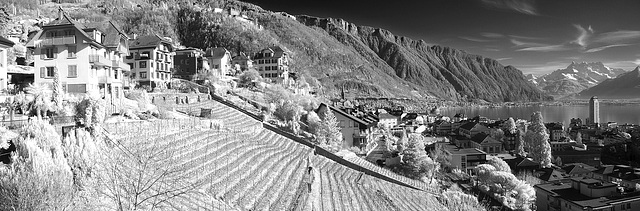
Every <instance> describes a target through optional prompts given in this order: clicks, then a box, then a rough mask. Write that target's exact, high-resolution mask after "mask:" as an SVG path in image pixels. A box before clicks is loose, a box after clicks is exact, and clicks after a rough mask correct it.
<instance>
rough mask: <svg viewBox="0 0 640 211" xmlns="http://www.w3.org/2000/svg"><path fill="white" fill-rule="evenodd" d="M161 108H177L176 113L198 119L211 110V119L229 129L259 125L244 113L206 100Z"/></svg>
mask: <svg viewBox="0 0 640 211" xmlns="http://www.w3.org/2000/svg"><path fill="white" fill-rule="evenodd" d="M159 106H162V107H165V108H167V109H172V108H175V109H176V111H179V112H182V113H186V114H189V115H192V116H198V117H199V116H201V112H202V109H203V108H204V109H211V119H217V120H221V121H222V122H223V123H224V125H225V127H227V128H242V127H246V126H247V125H246V124H247V123H250V124H251V125H255V123H257V121H255V120H253V119H252V118H251V117H249V116H247V115H245V114H243V113H242V112H240V111H238V110H235V109H233V108H230V107H228V106H225V105H224V104H222V103H219V102H217V101H214V100H205V101H202V102H197V103H191V104H179V105H173V106H172V107H169V106H166V105H159Z"/></svg>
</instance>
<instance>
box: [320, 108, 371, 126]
mask: <svg viewBox="0 0 640 211" xmlns="http://www.w3.org/2000/svg"><path fill="white" fill-rule="evenodd" d="M323 106H324V107H328V108H329V109H331V110H332V111H334V112H336V113H338V114H340V115H343V116H345V117H347V118H349V119H351V120H353V121H356V122H358V123H360V124H362V125H365V126H368V125H369V123H367V122H366V121H364V120H362V119H360V118H358V117H355V116H353V115H351V114H348V113H347V112H344V111H343V110H341V109H338V108H336V107H333V106H330V105H327V104H326V103H320V106H318V109H316V112H318V111H319V110H320V108H322V107H323Z"/></svg>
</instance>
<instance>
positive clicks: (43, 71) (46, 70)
mask: <svg viewBox="0 0 640 211" xmlns="http://www.w3.org/2000/svg"><path fill="white" fill-rule="evenodd" d="M54 72H55V67H41V68H40V78H53V75H54Z"/></svg>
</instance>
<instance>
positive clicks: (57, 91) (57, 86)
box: [52, 67, 64, 110]
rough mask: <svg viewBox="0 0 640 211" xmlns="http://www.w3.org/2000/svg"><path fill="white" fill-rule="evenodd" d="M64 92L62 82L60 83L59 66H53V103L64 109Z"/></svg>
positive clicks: (59, 108)
mask: <svg viewBox="0 0 640 211" xmlns="http://www.w3.org/2000/svg"><path fill="white" fill-rule="evenodd" d="M63 95H64V92H63V91H62V84H61V83H60V73H59V71H58V67H55V68H53V96H52V98H53V104H54V105H55V107H56V109H57V110H61V109H64V108H63V107H62V96H63Z"/></svg>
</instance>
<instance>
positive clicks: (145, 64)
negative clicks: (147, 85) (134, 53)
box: [139, 61, 147, 76]
mask: <svg viewBox="0 0 640 211" xmlns="http://www.w3.org/2000/svg"><path fill="white" fill-rule="evenodd" d="M139 66H140V68H147V61H140V65H139ZM141 76H142V75H141Z"/></svg>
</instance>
